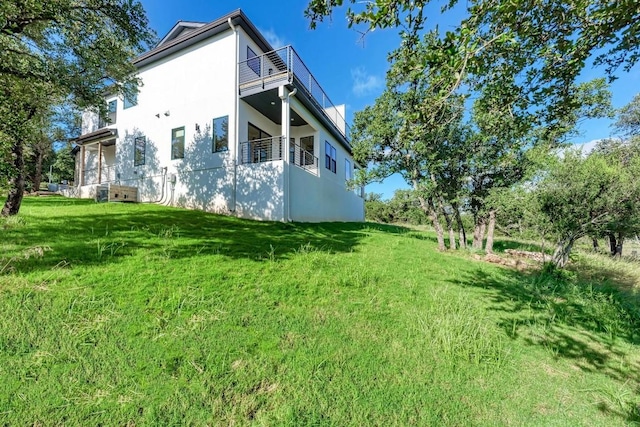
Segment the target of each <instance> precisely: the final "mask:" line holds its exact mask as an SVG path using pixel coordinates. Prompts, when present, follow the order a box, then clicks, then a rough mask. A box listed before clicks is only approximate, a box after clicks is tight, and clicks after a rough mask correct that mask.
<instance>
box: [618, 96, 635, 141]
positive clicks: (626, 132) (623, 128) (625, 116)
mask: <svg viewBox="0 0 640 427" xmlns="http://www.w3.org/2000/svg"><path fill="white" fill-rule="evenodd" d="M613 127H614V130H615V131H617V132H619V133H620V134H622V135H623V136H624V137H627V138H635V137H638V136H640V93H638V94H636V96H634V97H633V99H632V100H631V102H630V103H629V104H627V105H625V106H624V107H622V108H621V109H620V111H618V120H617V121H616V122H615V123H614V126H613Z"/></svg>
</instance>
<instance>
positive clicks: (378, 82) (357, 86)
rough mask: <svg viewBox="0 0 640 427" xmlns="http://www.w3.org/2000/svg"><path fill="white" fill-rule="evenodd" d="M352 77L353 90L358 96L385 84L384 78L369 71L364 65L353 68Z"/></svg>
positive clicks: (369, 92)
mask: <svg viewBox="0 0 640 427" xmlns="http://www.w3.org/2000/svg"><path fill="white" fill-rule="evenodd" d="M351 79H352V80H353V88H352V90H353V93H354V94H355V95H356V96H365V95H369V94H371V93H373V92H376V91H378V90H380V89H382V87H383V86H384V79H382V78H381V77H379V76H375V75H373V74H369V73H367V71H366V70H365V68H364V67H357V68H352V69H351Z"/></svg>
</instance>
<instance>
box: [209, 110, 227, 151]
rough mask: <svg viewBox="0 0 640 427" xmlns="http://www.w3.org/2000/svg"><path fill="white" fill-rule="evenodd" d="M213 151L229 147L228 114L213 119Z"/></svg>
mask: <svg viewBox="0 0 640 427" xmlns="http://www.w3.org/2000/svg"><path fill="white" fill-rule="evenodd" d="M211 149H212V151H213V152H214V153H218V152H220V151H227V150H228V149H229V116H224V117H218V118H217V119H213V146H212V147H211Z"/></svg>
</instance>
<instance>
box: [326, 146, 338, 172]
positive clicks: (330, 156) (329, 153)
mask: <svg viewBox="0 0 640 427" xmlns="http://www.w3.org/2000/svg"><path fill="white" fill-rule="evenodd" d="M337 157H338V156H337V153H336V147H334V146H333V145H331V144H329V141H325V142H324V167H325V168H327V169H329V170H330V171H331V172H333V173H336V159H337Z"/></svg>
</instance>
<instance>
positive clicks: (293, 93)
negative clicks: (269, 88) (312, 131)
mask: <svg viewBox="0 0 640 427" xmlns="http://www.w3.org/2000/svg"><path fill="white" fill-rule="evenodd" d="M296 93H298V88H297V87H294V88H293V90H292V91H291V92H289V93H288V94H287V108H288V109H289V111H291V97H292V96H296ZM287 127H288V128H289V132H287V135H286V139H287V140H286V141H285V145H286V146H287V147H288V148H289V149H288V150H286V151H285V156H287V222H292V220H291V159H290V158H289V157H290V154H291V146H290V145H289V144H291V142H290V140H291V137H290V135H291V123H287Z"/></svg>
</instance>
